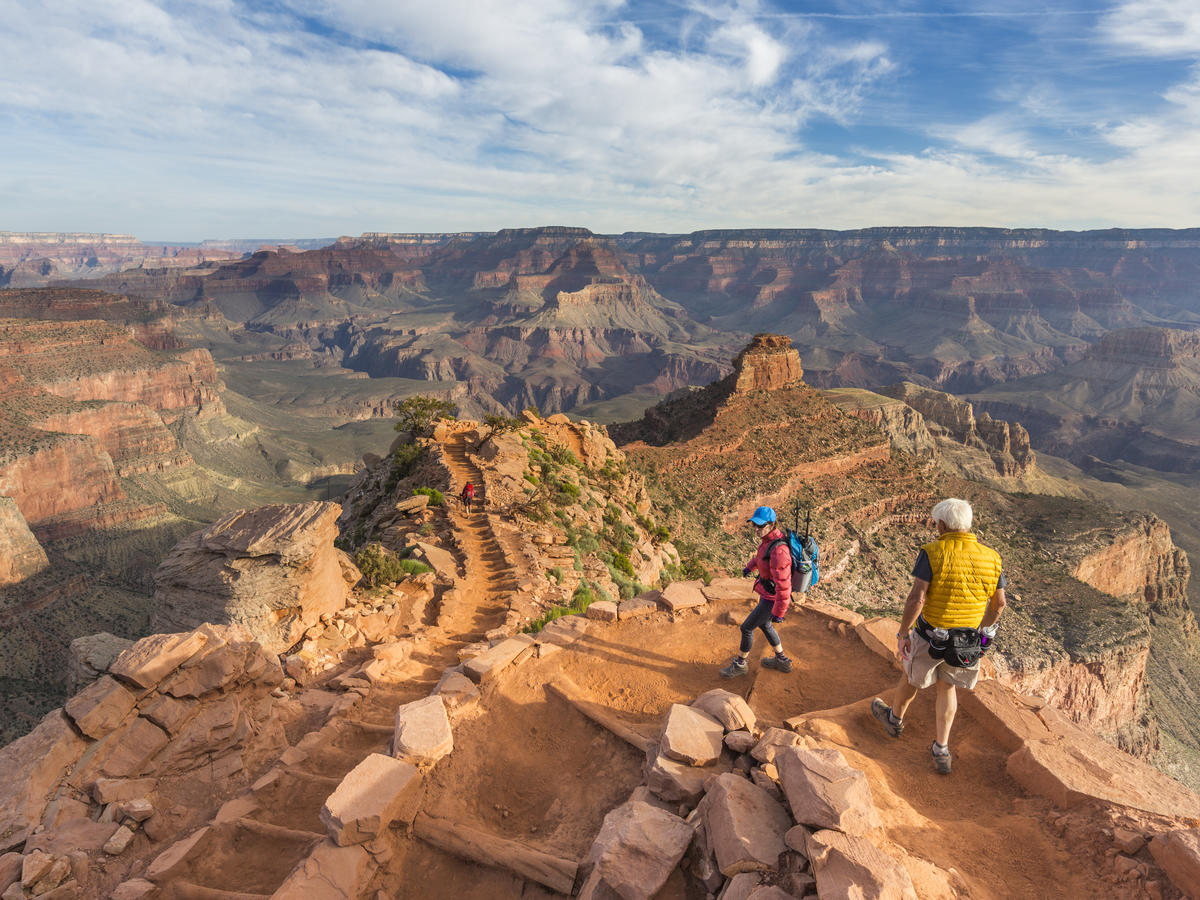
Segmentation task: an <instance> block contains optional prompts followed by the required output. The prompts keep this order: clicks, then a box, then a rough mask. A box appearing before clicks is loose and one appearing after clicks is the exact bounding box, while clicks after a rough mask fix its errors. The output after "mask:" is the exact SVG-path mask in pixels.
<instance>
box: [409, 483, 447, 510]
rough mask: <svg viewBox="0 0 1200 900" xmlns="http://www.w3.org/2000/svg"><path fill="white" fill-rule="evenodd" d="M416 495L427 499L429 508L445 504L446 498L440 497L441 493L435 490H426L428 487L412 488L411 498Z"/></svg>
mask: <svg viewBox="0 0 1200 900" xmlns="http://www.w3.org/2000/svg"><path fill="white" fill-rule="evenodd" d="M418 494H420V495H422V496H424V497H428V498H429V505H430V506H441V505H442V504H443V503H445V502H446V498H445V497H444V496H443V495H442V492H441V491H439V490H438V489H437V488H428V487H419V488H413V496H414V497H415V496H417V495H418Z"/></svg>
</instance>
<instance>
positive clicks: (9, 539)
mask: <svg viewBox="0 0 1200 900" xmlns="http://www.w3.org/2000/svg"><path fill="white" fill-rule="evenodd" d="M48 565H50V560H48V559H47V558H46V551H45V550H43V549H42V545H41V544H39V543H38V542H37V538H35V537H34V536H33V532H32V531H30V530H29V525H28V524H27V523H26V522H25V517H24V516H22V515H21V511H20V510H19V509H17V504H16V503H15V502H14V501H13V499H12V498H11V497H0V585H2V584H15V583H17V582H20V581H24V580H25V579H26V578H28V577H29V576H31V575H36V574H37V573H38V572H41V571H42V570H43V569H45V568H46V567H47V566H48Z"/></svg>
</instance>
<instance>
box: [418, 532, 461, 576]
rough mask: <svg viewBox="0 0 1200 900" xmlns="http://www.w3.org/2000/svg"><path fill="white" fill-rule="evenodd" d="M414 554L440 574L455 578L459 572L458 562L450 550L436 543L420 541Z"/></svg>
mask: <svg viewBox="0 0 1200 900" xmlns="http://www.w3.org/2000/svg"><path fill="white" fill-rule="evenodd" d="M413 556H414V557H415V558H416V559H419V560H421V561H422V562H426V563H428V564H429V565H430V566H431V567H432V568H433V570H434V571H435V572H437V573H438V574H439V575H446V576H448V577H450V578H453V577H454V576H455V575H457V574H458V562H457V561H456V560H455V559H454V554H453V553H451V552H450V551H449V550H443V549H442V548H441V547H438V546H436V545H434V544H427V543H425V542H424V541H418V542H417V543H416V545H415V546H414V548H413Z"/></svg>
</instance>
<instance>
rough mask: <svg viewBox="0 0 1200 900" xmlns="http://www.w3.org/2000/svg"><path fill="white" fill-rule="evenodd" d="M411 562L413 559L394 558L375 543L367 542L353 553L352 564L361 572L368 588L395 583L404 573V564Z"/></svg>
mask: <svg viewBox="0 0 1200 900" xmlns="http://www.w3.org/2000/svg"><path fill="white" fill-rule="evenodd" d="M412 562H415V560H410V559H403V560H402V559H398V558H396V557H395V556H393V555H391V554H390V553H388V552H387V551H386V550H384V549H383V546H382V545H381V544H376V543H370V544H367V545H366V546H365V547H363V548H362V549H361V550H359V551H358V552H357V553H355V554H354V564H355V565H356V566H358V570H359V571H360V572H362V576H363V583H364V584H365V585H366V586H367V587H368V588H375V587H379V586H380V585H384V584H395V583H396V582H397V581H399V580H400V579H401V578H403V577H404V576H405V574H406V573H405V571H404V564H405V563H412Z"/></svg>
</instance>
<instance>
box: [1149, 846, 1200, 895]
mask: <svg viewBox="0 0 1200 900" xmlns="http://www.w3.org/2000/svg"><path fill="white" fill-rule="evenodd" d="M1150 853H1151V854H1152V855H1153V856H1154V861H1155V862H1156V863H1158V864H1159V866H1161V867H1162V870H1163V871H1164V872H1166V873H1167V877H1169V878H1170V879H1171V881H1172V882H1174V884H1175V887H1177V888H1179V890H1181V891H1182V892H1183V894H1184V896H1186V897H1188V898H1190V900H1197V898H1200V828H1180V829H1178V830H1176V831H1166V832H1163V833H1162V834H1158V835H1155V837H1154V840H1152V841H1151V842H1150Z"/></svg>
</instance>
